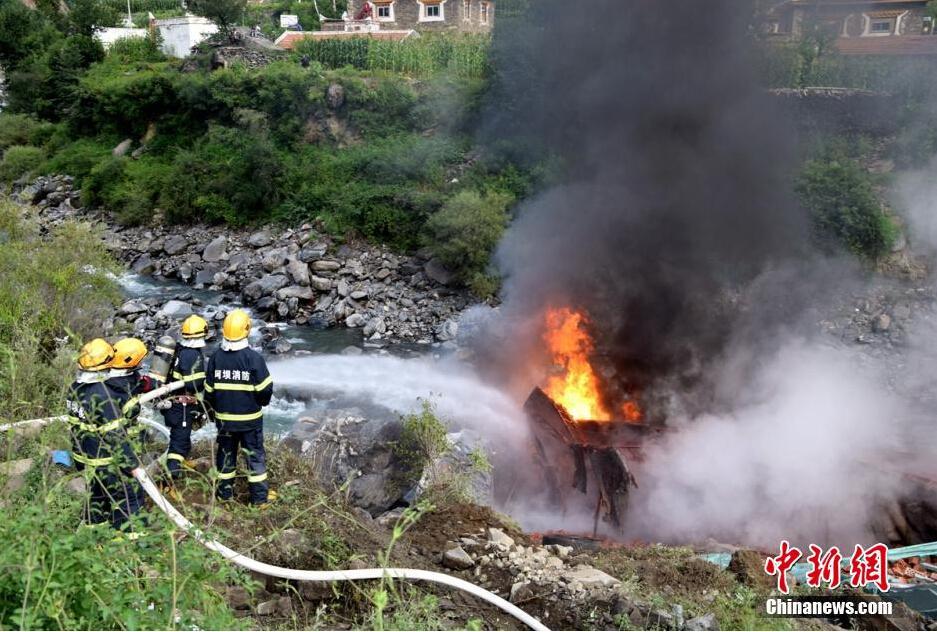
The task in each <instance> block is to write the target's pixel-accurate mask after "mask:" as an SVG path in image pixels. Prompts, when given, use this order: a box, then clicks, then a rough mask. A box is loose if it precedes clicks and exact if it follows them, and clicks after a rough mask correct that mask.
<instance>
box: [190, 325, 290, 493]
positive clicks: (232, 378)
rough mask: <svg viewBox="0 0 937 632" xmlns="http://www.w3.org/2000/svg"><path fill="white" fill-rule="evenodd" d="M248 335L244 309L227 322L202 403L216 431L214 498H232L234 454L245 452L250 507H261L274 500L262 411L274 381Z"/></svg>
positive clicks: (206, 383) (208, 370)
mask: <svg viewBox="0 0 937 632" xmlns="http://www.w3.org/2000/svg"><path fill="white" fill-rule="evenodd" d="M250 330H251V319H250V316H248V315H247V313H246V312H244V311H243V310H240V309H236V310H234V311H232V312H230V313H229V314H228V315H227V316H226V317H225V319H224V324H223V326H222V331H223V334H224V340H223V341H222V343H221V348H220V349H218V350H217V351H215V353H213V354H212V356H211V358H210V359H209V360H208V366H207V367H206V370H205V373H206V376H205V399H206V402H207V403H208V404H209V410H210V411H211V415H212V417H213V418H214V421H215V424H216V426H217V427H218V439H217V442H216V443H217V451H216V453H215V469H216V470H217V476H218V490H217V496H218V498H219V499H221V500H230V499H231V497H232V495H233V494H234V478H235V475H236V472H235V470H236V468H237V455H238V452H239V451H242V450H243V451H244V453H245V455H246V457H247V467H248V471H249V474H248V476H247V482H248V484H249V486H250V498H251V504H253V505H265V504H266V503H267V502H268V501H270V500H274V499H275V498H276V495H275V494H274V493H273V492H269V494H268V491H269V490H268V485H267V457H266V452H265V451H264V429H263V423H264V419H263V407H264V406H266V405H267V404H269V403H270V396H271V395H272V394H273V379H272V378H271V377H270V372H269V371H268V370H267V364H266V363H265V362H264V359H263V358H262V357H261V356H260V354H259V353H257V352H256V351H254V350H253V349H251V348H250V347H249V346H248V341H247V336H248V334H250Z"/></svg>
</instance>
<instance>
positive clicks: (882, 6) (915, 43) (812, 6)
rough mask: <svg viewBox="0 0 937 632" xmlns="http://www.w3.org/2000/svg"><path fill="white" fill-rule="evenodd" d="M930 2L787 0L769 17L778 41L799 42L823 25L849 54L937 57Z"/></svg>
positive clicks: (768, 27) (768, 24)
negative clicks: (809, 31)
mask: <svg viewBox="0 0 937 632" xmlns="http://www.w3.org/2000/svg"><path fill="white" fill-rule="evenodd" d="M927 4H928V0H786V1H784V2H781V3H779V4H778V5H777V6H775V7H774V8H773V9H772V10H771V12H770V13H769V14H768V19H767V22H766V25H765V27H766V30H767V32H768V34H769V35H770V36H772V37H777V38H779V39H797V38H800V37H802V36H803V35H805V34H806V33H807V32H808V30H811V29H814V28H817V27H819V28H820V29H822V30H824V31H825V32H826V33H828V34H829V35H830V36H831V37H833V38H834V42H835V45H836V48H837V50H839V52H840V53H842V54H844V55H937V28H935V23H934V19H933V17H932V16H931V15H930V14H929V12H928V9H927Z"/></svg>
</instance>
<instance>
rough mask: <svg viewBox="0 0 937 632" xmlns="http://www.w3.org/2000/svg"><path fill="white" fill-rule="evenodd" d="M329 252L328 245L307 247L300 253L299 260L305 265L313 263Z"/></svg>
mask: <svg viewBox="0 0 937 632" xmlns="http://www.w3.org/2000/svg"><path fill="white" fill-rule="evenodd" d="M327 251H328V246H327V245H326V244H321V243H319V244H312V245H306V246H304V247H303V249H302V250H300V251H299V260H300V261H302V262H303V263H312V262H313V261H318V260H319V259H321V258H322V257H324V256H325V253H326V252H327ZM336 269H337V268H336Z"/></svg>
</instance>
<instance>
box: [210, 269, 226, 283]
mask: <svg viewBox="0 0 937 632" xmlns="http://www.w3.org/2000/svg"><path fill="white" fill-rule="evenodd" d="M228 278H229V277H228V274H227V273H226V272H216V273H215V274H214V276H212V278H211V282H212V284H213V285H217V286H219V287H220V286H222V285H225V284H226V283H227V282H228Z"/></svg>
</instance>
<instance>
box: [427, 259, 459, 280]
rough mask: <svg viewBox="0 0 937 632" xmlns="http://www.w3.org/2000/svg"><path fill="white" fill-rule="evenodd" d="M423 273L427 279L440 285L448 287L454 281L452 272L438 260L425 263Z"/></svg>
mask: <svg viewBox="0 0 937 632" xmlns="http://www.w3.org/2000/svg"><path fill="white" fill-rule="evenodd" d="M423 271H424V272H425V273H426V276H427V277H429V278H430V279H432V280H433V281H435V282H436V283H439V284H440V285H449V284H450V283H452V282H453V281H454V280H455V276H454V275H453V274H452V272H451V271H450V270H449V269H448V268H447V267H446V266H444V265H443V263H442V261H440V260H439V259H438V258H433V259H430V260H429V261H427V262H426V265H425V266H423Z"/></svg>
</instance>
